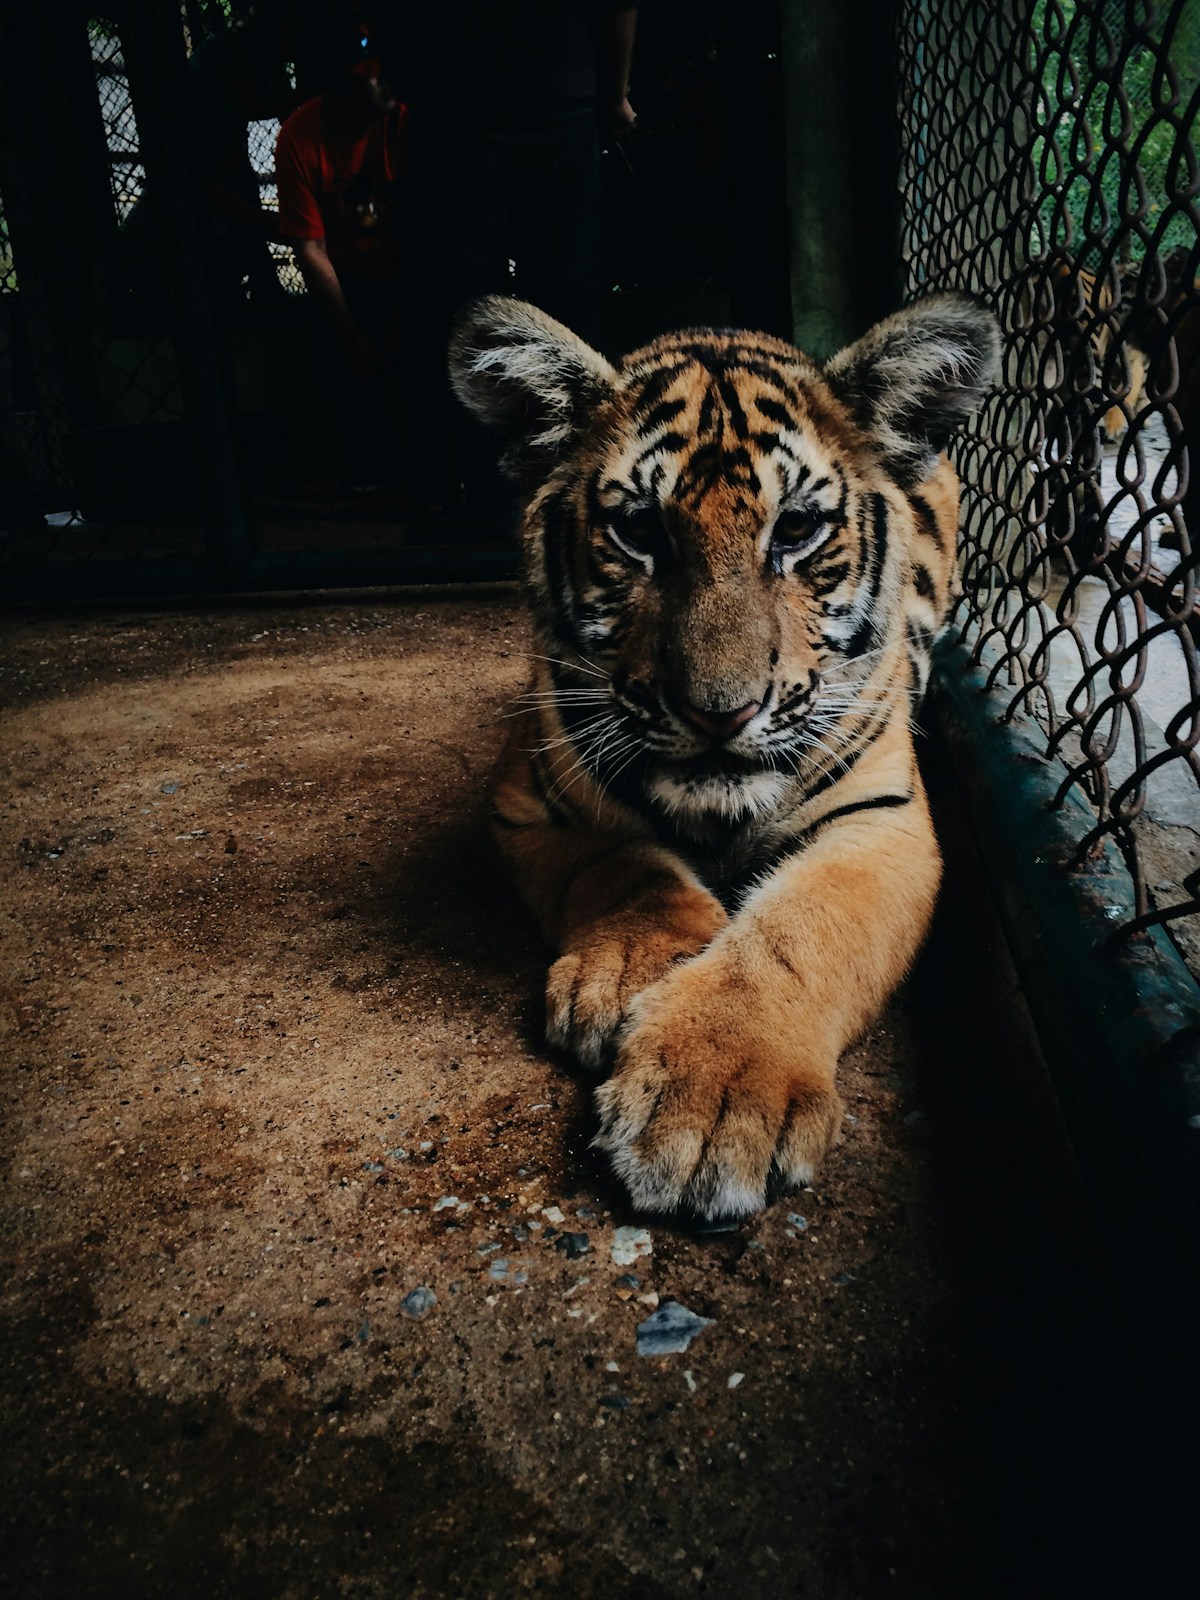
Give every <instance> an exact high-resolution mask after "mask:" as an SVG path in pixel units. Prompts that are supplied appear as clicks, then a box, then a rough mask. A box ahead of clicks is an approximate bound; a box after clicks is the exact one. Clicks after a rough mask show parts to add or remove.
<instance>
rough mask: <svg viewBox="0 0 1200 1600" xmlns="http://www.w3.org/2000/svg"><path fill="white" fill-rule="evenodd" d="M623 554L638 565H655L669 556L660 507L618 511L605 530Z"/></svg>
mask: <svg viewBox="0 0 1200 1600" xmlns="http://www.w3.org/2000/svg"><path fill="white" fill-rule="evenodd" d="M605 531H606V532H607V534H608V536H609V538H610V539H611V540H612V542H613V543H614V544H615V545H616V546H617V548H618V549H619V550H622V551H624V553H625V554H626V555H627V556H631V557H632V558H633V559H634V560H635V561H638V562H641V563H642V564H652V563H653V562H654V561H656V560H658V559H660V558H661V557H662V556H663V555H665V554H666V552H667V549H668V545H667V532H666V529H665V528H664V527H663V521H662V517H661V516H660V515H659V511H658V507H657V506H621V507H614V509H613V510H611V511H610V512H609V513H608V523H607V527H606V529H605Z"/></svg>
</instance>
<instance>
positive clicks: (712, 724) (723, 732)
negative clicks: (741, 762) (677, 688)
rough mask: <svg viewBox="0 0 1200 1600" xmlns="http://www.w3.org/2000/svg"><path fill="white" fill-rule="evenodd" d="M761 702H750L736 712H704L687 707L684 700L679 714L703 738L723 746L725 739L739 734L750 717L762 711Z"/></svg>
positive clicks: (694, 707) (695, 707) (697, 708)
mask: <svg viewBox="0 0 1200 1600" xmlns="http://www.w3.org/2000/svg"><path fill="white" fill-rule="evenodd" d="M762 706H763V703H762V701H761V700H751V701H750V702H749V704H747V705H744V706H739V707H738V708H737V710H736V711H706V710H704V709H702V708H701V707H700V706H691V705H688V703H687V701H686V700H684V701H682V702H681V703H680V706H679V714H680V716H681V717H682V718H683V719H684V721H685V722H690V723H691V725H692V727H693V728H696V729H697V730H698V731H699V732H700V733H702V734H704V736H705V738H708V739H715V740H716V742H717V743H718V744H723V743H724V742H725V741H726V740H727V739H732V738H733V736H734V734H736V733H739V732H740V731H741V730H742V729H743V728H744V727H745V726H746V724H747V723H748V722H749V721H750V719H751V717H753V716H754V715H756V713H757V712H759V711H761V710H762Z"/></svg>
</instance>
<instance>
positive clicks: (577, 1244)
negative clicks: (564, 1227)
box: [554, 1233, 591, 1261]
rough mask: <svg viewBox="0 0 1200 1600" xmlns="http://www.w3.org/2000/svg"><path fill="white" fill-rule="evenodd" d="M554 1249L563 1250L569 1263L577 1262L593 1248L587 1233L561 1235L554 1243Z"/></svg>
mask: <svg viewBox="0 0 1200 1600" xmlns="http://www.w3.org/2000/svg"><path fill="white" fill-rule="evenodd" d="M554 1248H555V1249H556V1250H562V1251H563V1252H564V1253H565V1255H566V1257H567V1260H568V1261H575V1260H577V1259H578V1258H579V1257H580V1256H585V1255H587V1253H588V1250H589V1249H590V1248H591V1247H590V1245H589V1243H588V1236H587V1234H586V1233H560V1234H559V1236H558V1238H557V1239H555V1241H554Z"/></svg>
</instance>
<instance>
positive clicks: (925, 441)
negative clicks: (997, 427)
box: [825, 294, 1000, 488]
mask: <svg viewBox="0 0 1200 1600" xmlns="http://www.w3.org/2000/svg"><path fill="white" fill-rule="evenodd" d="M999 367H1000V329H999V326H998V324H997V322H996V319H995V317H994V316H993V315H992V313H991V312H990V311H989V310H988V308H987V307H986V306H984V305H982V304H981V303H980V302H979V301H978V300H973V299H971V297H970V296H969V295H965V294H937V295H929V296H928V297H927V298H926V299H923V300H917V301H914V303H913V304H912V305H910V306H906V307H905V309H904V310H903V311H898V312H896V314H895V315H894V316H891V317H888V318H887V319H886V320H885V321H883V322H880V323H878V324H877V325H876V326H875V327H874V328H872V329H871V331H870V333H868V334H867V335H865V337H864V338H862V339H860V340H859V341H858V343H857V344H852V345H850V346H849V348H848V349H845V350H841V351H839V352H838V354H837V355H835V356H834V357H833V358H832V359H831V360H830V361H829V363H828V365H827V366H826V368H825V379H826V381H827V382H828V384H829V386H830V388H831V389H832V390H833V391H834V393H835V394H836V395H837V396H838V397H839V398H840V399H841V400H842V401H843V402H844V403H845V404H846V405H847V406H848V407H849V410H850V413H851V415H852V416H853V418H854V420H855V422H856V423H857V424H858V426H859V427H860V428H862V429H863V431H864V432H865V433H867V434H869V435H870V436H871V437H872V438H873V439H874V440H875V442H876V444H877V445H878V446H879V448H880V450H881V451H882V454H883V460H884V464H885V466H886V467H887V468H888V470H889V472H891V474H892V475H893V477H895V478H896V479H897V480H898V482H899V483H900V484H901V485H903V487H905V488H912V486H913V485H914V484H917V483H920V482H921V480H922V479H923V478H925V477H927V476H928V475H929V473H930V472H931V471H932V470H933V465H934V462H935V461H936V459H937V457H938V455H939V454H940V453H941V451H943V450H944V449H945V448H946V445H947V444H948V443H949V440H950V435H951V434H952V433H953V432H954V430H955V428H957V427H958V426H959V424H960V423H962V422H965V421H966V419H967V418H968V417H969V416H970V415H971V413H972V412H973V411H974V410H975V409H976V407H977V406H978V405H979V403H980V401H981V400H982V399H983V396H984V393H985V392H986V390H987V388H988V386H989V385H990V384H991V383H992V382H994V380H995V378H996V376H997V374H998V372H999Z"/></svg>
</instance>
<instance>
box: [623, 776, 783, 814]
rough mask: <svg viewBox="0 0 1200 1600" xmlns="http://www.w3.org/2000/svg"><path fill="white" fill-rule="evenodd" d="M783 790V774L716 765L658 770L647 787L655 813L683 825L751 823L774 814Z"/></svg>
mask: <svg viewBox="0 0 1200 1600" xmlns="http://www.w3.org/2000/svg"><path fill="white" fill-rule="evenodd" d="M786 789H787V779H786V777H785V776H784V774H783V773H780V772H773V771H771V770H770V769H769V768H757V769H736V768H730V767H726V766H722V765H718V764H716V763H703V764H695V763H693V764H691V765H686V766H679V767H664V768H660V770H659V771H658V772H656V773H655V774H654V775H653V776H652V777H651V778H650V780H649V782H648V784H647V792H648V793H649V796H650V799H651V801H652V802H653V804H654V805H655V806H656V807H657V809H658V810H660V811H662V812H663V813H665V815H667V816H668V817H670V818H671V820H672V821H673V822H675V823H677V824H678V823H683V824H685V825H686V824H688V823H691V824H693V825H695V824H708V825H711V824H712V823H714V822H720V823H725V824H736V823H744V822H750V821H752V820H753V819H754V818H755V817H760V816H764V815H766V814H767V813H769V812H771V811H773V810H775V809H776V807H777V806H778V805H779V804H780V802H781V800H782V799H783V797H784V793H785V791H786Z"/></svg>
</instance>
